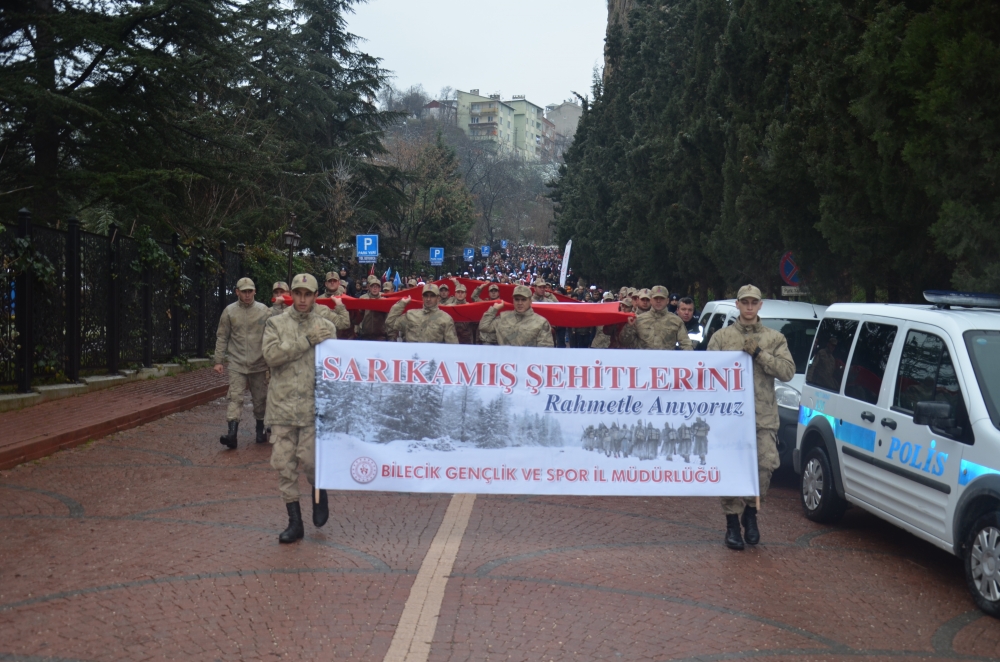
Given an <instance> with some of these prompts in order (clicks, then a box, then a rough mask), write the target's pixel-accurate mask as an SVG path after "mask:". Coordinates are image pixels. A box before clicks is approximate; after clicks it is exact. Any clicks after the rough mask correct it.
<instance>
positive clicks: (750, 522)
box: [740, 506, 760, 545]
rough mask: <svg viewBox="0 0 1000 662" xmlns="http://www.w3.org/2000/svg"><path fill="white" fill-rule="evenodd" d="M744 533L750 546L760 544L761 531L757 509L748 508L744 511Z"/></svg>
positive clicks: (742, 518)
mask: <svg viewBox="0 0 1000 662" xmlns="http://www.w3.org/2000/svg"><path fill="white" fill-rule="evenodd" d="M740 519H741V520H742V521H743V533H744V535H745V536H746V540H747V544H748V545H756V544H757V543H759V542H760V530H759V529H758V528H757V509H756V508H754V507H753V506H747V507H746V508H744V509H743V517H741V518H740Z"/></svg>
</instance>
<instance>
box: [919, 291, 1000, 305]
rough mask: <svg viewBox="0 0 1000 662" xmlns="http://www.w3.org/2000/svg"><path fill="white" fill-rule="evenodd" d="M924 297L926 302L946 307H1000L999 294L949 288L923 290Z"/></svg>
mask: <svg viewBox="0 0 1000 662" xmlns="http://www.w3.org/2000/svg"><path fill="white" fill-rule="evenodd" d="M924 298H925V299H927V302H928V303H933V304H934V305H935V306H939V307H941V308H947V307H948V306H962V307H964V308H971V307H976V308H1000V294H986V293H983V292H952V291H950V290H924Z"/></svg>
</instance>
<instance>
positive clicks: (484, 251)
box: [479, 246, 490, 257]
mask: <svg viewBox="0 0 1000 662" xmlns="http://www.w3.org/2000/svg"><path fill="white" fill-rule="evenodd" d="M479 252H481V253H482V254H483V257H489V256H490V247H489V246H480V247H479Z"/></svg>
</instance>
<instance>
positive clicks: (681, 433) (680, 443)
mask: <svg viewBox="0 0 1000 662" xmlns="http://www.w3.org/2000/svg"><path fill="white" fill-rule="evenodd" d="M677 453H678V455H680V456H681V457H683V458H684V461H685V462H690V461H691V426H690V425H688V424H687V423H681V426H680V427H679V428H677Z"/></svg>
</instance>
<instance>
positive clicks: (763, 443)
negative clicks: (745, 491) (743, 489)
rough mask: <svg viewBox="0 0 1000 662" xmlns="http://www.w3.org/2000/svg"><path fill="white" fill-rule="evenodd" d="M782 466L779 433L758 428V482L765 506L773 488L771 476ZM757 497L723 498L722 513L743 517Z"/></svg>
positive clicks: (761, 500)
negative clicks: (768, 494) (765, 497)
mask: <svg viewBox="0 0 1000 662" xmlns="http://www.w3.org/2000/svg"><path fill="white" fill-rule="evenodd" d="M780 464H781V458H780V457H778V431H777V430H761V429H760V428H757V480H758V484H759V485H760V503H761V505H763V504H764V496H765V495H767V488H768V487H770V486H771V474H772V473H774V470H775V469H777V468H778V466H779V465H780ZM756 502H757V497H752V496H750V497H722V512H724V513H725V514H727V515H742V514H743V509H744V508H745V507H746V506H753V505H754V504H755V503H756Z"/></svg>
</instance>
